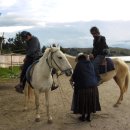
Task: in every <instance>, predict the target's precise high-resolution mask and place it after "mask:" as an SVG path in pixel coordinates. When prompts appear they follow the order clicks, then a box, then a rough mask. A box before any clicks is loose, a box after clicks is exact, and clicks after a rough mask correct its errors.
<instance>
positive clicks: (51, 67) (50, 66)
mask: <svg viewBox="0 0 130 130" xmlns="http://www.w3.org/2000/svg"><path fill="white" fill-rule="evenodd" d="M57 51H58V50H56V51H54V52H51V65H50V64H49V60H48V57H47V58H46V62H47V64H48V66H49V68H50V70H51V69H53V68H54V67H53V65H52V61H53V62H54V64H55V65H56V66H57V67H58V69H59V70H60V71H61V73H60V74H57V77H59V76H61V75H63V74H64V73H65V72H66V71H67V70H71V69H72V68H69V69H66V70H62V69H61V68H60V67H59V65H58V64H57V63H56V61H55V59H54V58H53V55H54V53H56V52H57Z"/></svg>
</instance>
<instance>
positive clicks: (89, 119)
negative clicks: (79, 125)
mask: <svg viewBox="0 0 130 130" xmlns="http://www.w3.org/2000/svg"><path fill="white" fill-rule="evenodd" d="M90 117H91V116H90V113H89V114H88V115H87V117H86V120H87V121H88V122H91V118H90Z"/></svg>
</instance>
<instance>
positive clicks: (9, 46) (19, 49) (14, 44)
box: [3, 33, 26, 54]
mask: <svg viewBox="0 0 130 130" xmlns="http://www.w3.org/2000/svg"><path fill="white" fill-rule="evenodd" d="M25 48H26V44H25V43H24V42H23V41H22V40H21V37H20V33H16V35H15V38H9V39H8V40H7V42H6V43H5V44H4V45H3V49H4V52H6V53H22V54H25Z"/></svg>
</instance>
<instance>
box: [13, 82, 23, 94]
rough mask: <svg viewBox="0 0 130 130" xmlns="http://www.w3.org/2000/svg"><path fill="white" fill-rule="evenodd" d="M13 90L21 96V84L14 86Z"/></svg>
mask: <svg viewBox="0 0 130 130" xmlns="http://www.w3.org/2000/svg"><path fill="white" fill-rule="evenodd" d="M15 90H16V92H18V93H21V94H22V93H23V90H24V89H23V87H22V85H21V84H18V85H16V86H15Z"/></svg>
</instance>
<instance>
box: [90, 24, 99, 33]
mask: <svg viewBox="0 0 130 130" xmlns="http://www.w3.org/2000/svg"><path fill="white" fill-rule="evenodd" d="M90 33H91V34H92V33H97V34H100V31H99V29H98V28H97V27H96V26H94V27H91V29H90Z"/></svg>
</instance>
